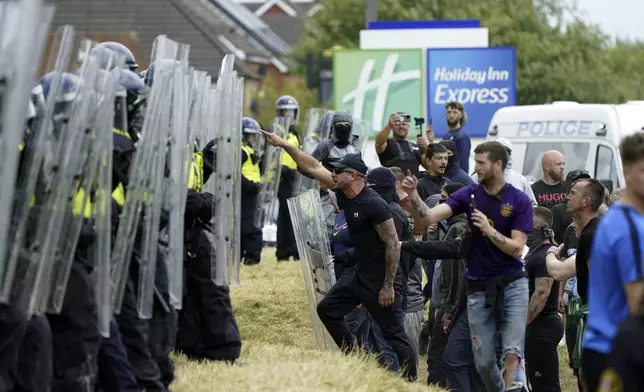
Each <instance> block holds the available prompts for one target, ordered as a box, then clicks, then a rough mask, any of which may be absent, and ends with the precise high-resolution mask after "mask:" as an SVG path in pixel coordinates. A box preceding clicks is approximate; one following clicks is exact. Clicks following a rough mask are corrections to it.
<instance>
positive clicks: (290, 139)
mask: <svg viewBox="0 0 644 392" xmlns="http://www.w3.org/2000/svg"><path fill="white" fill-rule="evenodd" d="M286 142H287V143H288V144H290V145H291V146H293V147H295V148H300V141H299V140H297V136H295V134H293V133H289V134H288V136H287V137H286ZM280 163H281V164H282V166H286V167H288V168H289V169H291V170H297V163H295V161H294V160H293V158H292V157H291V156H290V155H288V154H287V153H286V151H282V153H281V155H280Z"/></svg>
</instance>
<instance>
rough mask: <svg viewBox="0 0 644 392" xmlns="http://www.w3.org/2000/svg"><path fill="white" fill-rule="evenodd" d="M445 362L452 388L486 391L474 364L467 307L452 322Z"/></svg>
mask: <svg viewBox="0 0 644 392" xmlns="http://www.w3.org/2000/svg"><path fill="white" fill-rule="evenodd" d="M443 362H444V363H445V374H446V376H447V380H448V381H449V386H450V388H451V389H453V390H456V391H459V392H472V391H474V392H485V388H484V387H483V383H482V382H481V379H480V377H479V374H478V372H477V371H476V367H475V366H474V356H473V354H472V338H471V337H470V325H469V322H468V319H467V309H464V310H463V311H462V312H461V314H460V315H459V316H458V317H457V318H456V320H455V321H454V322H453V323H452V330H451V331H450V333H449V337H448V338H447V345H446V346H445V350H444V351H443Z"/></svg>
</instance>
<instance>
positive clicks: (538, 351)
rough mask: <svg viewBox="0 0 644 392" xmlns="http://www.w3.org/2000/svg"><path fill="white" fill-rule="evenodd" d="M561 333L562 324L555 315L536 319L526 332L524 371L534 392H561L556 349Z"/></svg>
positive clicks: (559, 318) (562, 331)
mask: <svg viewBox="0 0 644 392" xmlns="http://www.w3.org/2000/svg"><path fill="white" fill-rule="evenodd" d="M563 333H564V330H563V322H562V321H561V317H559V315H557V314H550V315H544V316H539V317H537V319H536V320H535V321H534V322H533V323H532V324H530V325H529V326H528V328H527V330H526V335H525V358H526V371H527V373H528V379H529V380H530V385H531V386H532V390H533V391H534V392H559V391H561V384H560V383H559V355H558V354H557V347H558V346H559V342H560V341H561V338H562V336H563Z"/></svg>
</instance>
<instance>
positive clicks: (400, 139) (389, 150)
mask: <svg viewBox="0 0 644 392" xmlns="http://www.w3.org/2000/svg"><path fill="white" fill-rule="evenodd" d="M410 121H411V116H410V115H408V114H405V113H392V114H390V115H389V121H388V122H387V125H385V127H384V128H383V129H382V131H380V132H379V133H378V134H377V135H376V152H377V153H378V159H379V160H380V164H381V165H382V166H385V167H391V166H396V167H399V168H401V169H402V170H403V171H404V172H405V173H406V172H407V170H411V172H412V173H414V175H416V176H417V175H418V173H419V171H420V170H419V166H420V165H421V162H422V154H423V152H425V148H427V145H428V144H429V143H428V142H427V137H425V136H419V137H418V138H417V139H416V143H412V142H410V141H407V136H408V135H409V125H410ZM392 131H393V138H391V139H389V134H390V133H391V132H392Z"/></svg>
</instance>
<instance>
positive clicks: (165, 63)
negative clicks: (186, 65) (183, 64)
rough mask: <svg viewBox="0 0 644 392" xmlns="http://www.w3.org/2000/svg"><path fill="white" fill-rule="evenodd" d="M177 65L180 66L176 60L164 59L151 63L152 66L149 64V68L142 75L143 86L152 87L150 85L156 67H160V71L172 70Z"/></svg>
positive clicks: (152, 81) (152, 82)
mask: <svg viewBox="0 0 644 392" xmlns="http://www.w3.org/2000/svg"><path fill="white" fill-rule="evenodd" d="M157 63H159V64H157ZM178 64H180V62H179V61H178V60H171V59H164V60H160V61H158V62H157V61H155V62H153V63H152V64H150V67H148V69H146V70H145V71H144V72H145V74H144V75H143V81H144V82H145V85H146V86H148V87H152V84H154V73H155V71H156V69H157V68H158V67H160V68H161V69H172V67H174V66H176V65H178ZM142 73H143V72H142Z"/></svg>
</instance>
